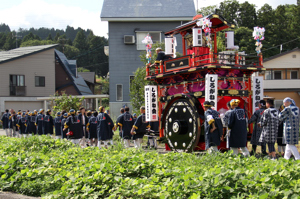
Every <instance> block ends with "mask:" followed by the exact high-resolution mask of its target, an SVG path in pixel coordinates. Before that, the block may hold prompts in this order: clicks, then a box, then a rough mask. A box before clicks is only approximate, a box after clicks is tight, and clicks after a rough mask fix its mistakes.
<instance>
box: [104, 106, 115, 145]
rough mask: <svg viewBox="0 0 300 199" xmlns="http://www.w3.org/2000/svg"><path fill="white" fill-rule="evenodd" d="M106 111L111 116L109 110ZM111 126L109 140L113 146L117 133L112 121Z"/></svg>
mask: <svg viewBox="0 0 300 199" xmlns="http://www.w3.org/2000/svg"><path fill="white" fill-rule="evenodd" d="M105 113H106V114H107V115H108V116H110V115H109V110H105ZM109 126H110V129H111V131H110V140H109V142H110V145H111V146H113V145H114V141H113V137H114V135H115V134H114V129H115V126H112V124H111V123H109Z"/></svg>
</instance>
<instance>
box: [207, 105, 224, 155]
mask: <svg viewBox="0 0 300 199" xmlns="http://www.w3.org/2000/svg"><path fill="white" fill-rule="evenodd" d="M203 105H204V110H205V113H204V118H205V123H204V129H205V149H206V150H209V153H210V152H212V151H219V150H218V146H219V145H220V144H221V137H222V134H223V125H222V121H221V118H220V114H219V112H218V111H216V110H213V109H212V108H211V107H212V104H211V103H210V102H209V101H205V102H204V104H203Z"/></svg>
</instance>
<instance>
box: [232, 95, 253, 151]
mask: <svg viewBox="0 0 300 199" xmlns="http://www.w3.org/2000/svg"><path fill="white" fill-rule="evenodd" d="M239 104H240V100H238V99H233V100H231V101H230V105H231V108H232V109H233V110H232V112H231V114H230V117H229V120H228V128H230V130H231V131H230V137H229V147H230V149H231V150H232V151H233V154H235V155H237V154H238V153H239V152H238V148H240V149H241V150H242V152H243V155H244V156H249V155H250V153H249V151H248V149H247V146H246V145H247V133H248V131H247V116H246V113H245V110H244V109H241V108H240V107H239Z"/></svg>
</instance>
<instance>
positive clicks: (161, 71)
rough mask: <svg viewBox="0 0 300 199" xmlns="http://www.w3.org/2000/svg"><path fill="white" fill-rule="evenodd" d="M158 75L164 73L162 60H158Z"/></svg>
mask: <svg viewBox="0 0 300 199" xmlns="http://www.w3.org/2000/svg"><path fill="white" fill-rule="evenodd" d="M159 67H160V73H164V65H163V64H162V60H160V65H159Z"/></svg>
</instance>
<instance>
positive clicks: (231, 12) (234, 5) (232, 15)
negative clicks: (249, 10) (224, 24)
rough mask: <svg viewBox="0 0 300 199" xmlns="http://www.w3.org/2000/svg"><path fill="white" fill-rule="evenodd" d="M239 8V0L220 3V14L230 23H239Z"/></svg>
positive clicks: (226, 0)
mask: <svg viewBox="0 0 300 199" xmlns="http://www.w3.org/2000/svg"><path fill="white" fill-rule="evenodd" d="M239 8H240V4H239V2H238V1H237V0H225V1H223V2H221V3H220V6H219V9H218V14H220V15H221V16H223V17H224V18H225V19H226V20H227V21H228V22H229V23H234V22H236V21H237V16H238V11H239ZM237 25H239V24H237Z"/></svg>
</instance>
